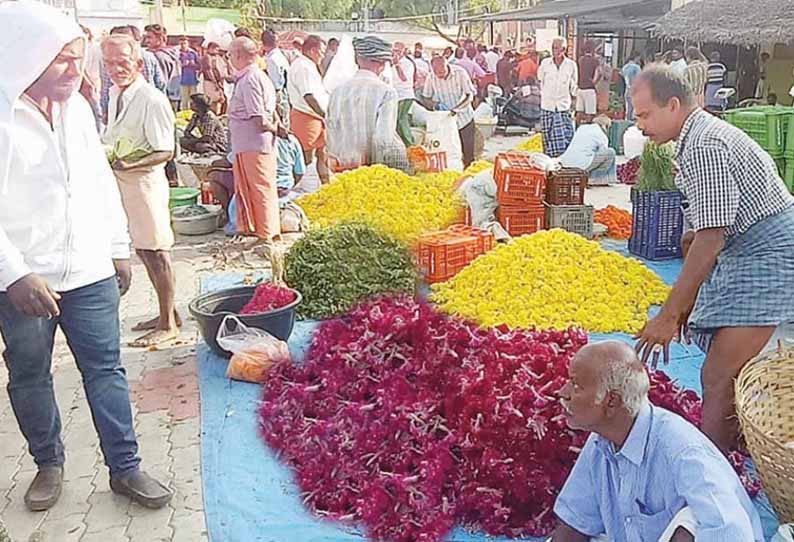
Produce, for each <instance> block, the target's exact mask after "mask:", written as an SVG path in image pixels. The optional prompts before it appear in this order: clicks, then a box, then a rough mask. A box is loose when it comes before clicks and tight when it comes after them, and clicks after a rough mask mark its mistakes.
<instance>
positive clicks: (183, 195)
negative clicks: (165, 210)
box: [168, 187, 201, 209]
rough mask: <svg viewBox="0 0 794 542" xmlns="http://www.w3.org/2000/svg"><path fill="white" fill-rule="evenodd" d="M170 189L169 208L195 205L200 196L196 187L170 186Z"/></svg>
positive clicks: (199, 191)
mask: <svg viewBox="0 0 794 542" xmlns="http://www.w3.org/2000/svg"><path fill="white" fill-rule="evenodd" d="M170 190H171V194H170V197H169V200H168V207H169V209H173V208H174V207H187V206H188V205H196V204H197V203H198V201H199V196H201V190H198V189H196V188H188V187H180V188H171V189H170Z"/></svg>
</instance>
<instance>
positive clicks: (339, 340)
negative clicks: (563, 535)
mask: <svg viewBox="0 0 794 542" xmlns="http://www.w3.org/2000/svg"><path fill="white" fill-rule="evenodd" d="M586 342H587V336H586V334H585V333H584V332H583V331H581V330H577V329H570V330H565V331H532V330H517V331H509V332H508V331H506V330H499V329H481V328H478V327H476V326H475V325H473V324H469V323H465V322H462V321H460V320H457V319H454V318H451V317H448V316H446V315H442V314H440V313H438V312H436V311H435V310H434V309H433V308H432V307H431V306H429V305H426V304H421V303H418V302H416V301H414V300H412V299H409V298H404V297H403V298H384V299H380V300H376V301H371V302H369V303H367V304H365V305H362V306H360V307H358V308H357V309H355V310H354V311H352V312H351V313H350V314H349V315H348V316H347V317H346V318H344V319H342V320H335V321H330V322H326V323H324V324H323V325H322V326H321V328H320V329H319V330H318V332H317V334H316V335H315V338H314V341H313V343H312V346H311V348H310V351H309V353H308V354H307V356H306V360H305V361H304V363H303V364H302V365H294V364H291V363H282V364H278V365H276V366H274V367H273V368H272V369H271V371H270V373H269V375H268V381H267V382H266V384H265V389H264V395H263V404H262V407H261V411H260V429H261V432H262V435H263V436H264V439H265V440H266V442H267V443H268V444H269V445H270V446H271V447H272V448H274V449H275V450H277V451H278V452H279V453H280V455H281V457H282V459H283V460H285V461H286V462H287V463H288V464H289V465H290V466H291V467H293V468H294V470H295V471H296V480H297V483H298V486H299V487H300V491H301V492H302V496H303V500H304V503H305V504H306V505H307V506H308V507H309V508H310V509H311V510H312V511H314V513H316V514H318V515H320V516H323V517H328V518H332V519H336V520H339V521H346V522H353V523H357V524H362V525H363V526H364V527H365V528H366V529H367V531H368V534H369V535H370V536H371V537H372V538H373V539H375V540H389V541H395V542H408V541H419V542H435V541H436V540H439V539H441V538H442V537H443V536H444V535H445V534H446V533H447V532H448V531H449V530H450V529H451V528H452V527H453V525H456V524H459V525H464V526H466V527H468V528H471V529H474V530H479V531H484V532H486V533H488V534H490V535H494V536H521V535H531V536H538V535H544V534H547V533H549V532H550V531H551V529H552V528H553V526H554V522H555V520H554V516H553V514H552V511H551V510H552V507H553V504H554V499H555V497H556V495H557V493H558V492H559V490H560V489H561V487H562V484H563V483H564V481H565V479H566V477H567V476H568V473H569V472H570V469H571V467H572V466H573V463H574V461H575V460H576V457H577V455H578V453H579V451H580V449H581V447H582V446H583V444H584V441H585V438H586V435H585V434H583V433H577V432H574V431H571V430H570V429H568V427H567V425H566V422H565V418H564V415H563V411H562V407H561V405H560V403H559V401H558V400H557V399H556V394H557V391H558V390H559V389H560V388H561V387H562V386H563V385H564V383H565V382H566V380H567V368H568V363H569V361H570V359H571V357H572V356H573V354H574V353H575V352H576V351H578V349H579V348H581V347H582V346H583V345H584V344H585V343H586ZM653 381H654V384H655V387H654V391H653V394H652V399H653V400H656V401H659V402H660V403H662V404H664V406H666V407H668V408H671V410H674V411H676V412H679V413H681V414H683V415H686V416H687V417H695V416H699V402H698V399H697V396H696V395H695V394H694V393H692V392H681V391H680V390H679V389H678V388H676V387H675V385H674V384H673V383H672V382H670V381H669V379H667V378H666V377H665V376H663V375H661V374H657V375H654V376H653Z"/></svg>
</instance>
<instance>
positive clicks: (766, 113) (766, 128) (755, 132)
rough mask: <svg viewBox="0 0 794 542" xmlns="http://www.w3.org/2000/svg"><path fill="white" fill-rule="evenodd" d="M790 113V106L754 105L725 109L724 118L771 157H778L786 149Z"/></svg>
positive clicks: (793, 110) (791, 109)
mask: <svg viewBox="0 0 794 542" xmlns="http://www.w3.org/2000/svg"><path fill="white" fill-rule="evenodd" d="M792 113H794V109H793V108H791V107H776V106H756V107H748V108H745V109H732V110H730V111H726V112H725V120H726V121H728V122H729V123H730V124H733V125H734V126H736V127H737V128H739V129H740V130H742V131H743V132H745V133H746V134H747V135H749V136H750V137H752V138H753V139H754V140H755V141H756V142H757V143H758V144H759V145H761V148H763V149H764V150H765V151H767V152H768V153H769V154H770V155H772V157H773V158H780V157H782V156H783V153H784V152H785V151H786V150H787V149H786V139H787V137H786V136H787V135H788V130H789V124H790V123H789V119H790V118H791V115H792ZM792 156H794V155H792Z"/></svg>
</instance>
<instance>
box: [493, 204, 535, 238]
mask: <svg viewBox="0 0 794 542" xmlns="http://www.w3.org/2000/svg"><path fill="white" fill-rule="evenodd" d="M496 219H497V220H498V221H499V223H500V224H501V225H502V227H503V228H504V229H505V230H507V233H509V234H510V235H511V236H513V237H518V236H519V235H526V234H528V233H535V232H536V231H540V230H543V229H545V228H546V208H545V207H544V206H543V204H542V203H541V204H539V205H522V206H515V205H500V206H499V208H498V209H497V210H496Z"/></svg>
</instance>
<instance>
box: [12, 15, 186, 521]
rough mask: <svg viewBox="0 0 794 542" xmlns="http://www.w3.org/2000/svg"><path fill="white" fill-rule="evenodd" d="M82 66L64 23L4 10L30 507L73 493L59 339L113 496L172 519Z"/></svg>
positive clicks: (18, 357)
mask: <svg viewBox="0 0 794 542" xmlns="http://www.w3.org/2000/svg"><path fill="white" fill-rule="evenodd" d="M84 54H85V39H84V37H83V36H82V32H81V31H80V28H79V27H78V26H77V25H76V24H75V22H74V21H73V20H72V19H70V18H68V17H66V16H64V15H63V14H62V13H60V12H59V11H58V10H56V9H54V8H51V7H49V6H46V5H44V4H40V3H37V2H30V1H20V2H7V3H3V4H0V65H2V66H3V69H4V72H3V73H4V76H3V77H2V78H0V191H2V193H3V196H2V198H0V332H1V333H2V336H3V340H4V342H5V346H6V351H5V361H6V366H7V367H8V381H9V384H8V393H9V396H10V399H11V405H12V407H13V409H14V414H15V416H16V418H17V422H18V423H19V427H20V430H21V431H22V434H23V435H24V436H25V439H26V440H27V442H28V449H29V451H30V453H31V455H32V456H33V458H34V460H35V462H36V465H37V467H38V473H37V474H36V476H35V478H34V479H33V482H32V483H31V485H30V488H29V489H28V491H27V493H26V494H25V503H26V505H27V506H28V508H29V509H31V510H34V511H43V510H47V509H49V508H51V507H52V506H53V505H54V504H55V503H56V501H57V500H58V497H59V496H60V494H61V489H62V487H63V464H64V459H65V456H64V444H63V441H62V440H61V419H60V415H59V412H58V405H57V403H56V399H55V393H54V390H53V378H52V374H51V364H52V350H53V343H54V340H55V332H56V330H57V328H60V329H61V331H62V332H63V333H64V334H65V336H66V339H67V341H68V344H69V347H70V349H71V351H72V354H73V355H74V358H75V361H76V363H77V366H78V368H79V369H80V372H81V374H82V377H83V384H84V387H85V393H86V397H87V399H88V404H89V406H90V408H91V414H92V418H93V421H94V426H95V427H96V430H97V433H98V435H99V440H100V444H101V449H102V452H103V455H104V459H105V463H106V465H107V466H108V468H109V469H110V487H111V489H112V490H113V491H114V492H116V493H120V494H124V495H128V496H130V497H131V498H132V499H133V500H135V501H136V502H138V503H140V504H142V505H144V506H147V507H150V508H160V507H163V506H165V505H166V504H167V503H168V501H170V499H171V493H170V491H168V489H167V488H165V487H164V486H163V485H161V484H160V483H159V482H157V481H155V480H154V479H152V478H150V477H149V476H147V475H146V474H144V473H143V472H142V471H141V470H140V458H139V457H138V444H137V441H136V437H135V431H134V427H133V418H132V409H131V407H130V397H129V387H128V384H127V378H126V375H125V372H124V368H123V367H122V366H121V360H120V347H119V312H118V310H119V293H120V292H121V293H122V294H123V293H125V292H126V291H127V289H128V288H129V285H130V279H131V272H130V264H129V257H130V252H129V238H128V236H127V226H126V219H125V216H124V210H123V209H122V206H121V200H120V198H119V192H118V188H117V186H116V181H115V179H114V178H113V174H112V172H111V170H110V168H109V167H108V164H107V160H106V158H105V155H104V152H103V150H102V147H101V144H100V142H99V136H98V135H97V133H96V128H95V125H94V118H93V115H92V113H91V109H90V107H89V106H88V104H87V103H86V101H85V99H84V98H83V97H82V96H81V95H80V94H79V93H78V92H77V89H78V87H79V84H80V78H81V75H82V65H83V59H84Z"/></svg>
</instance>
